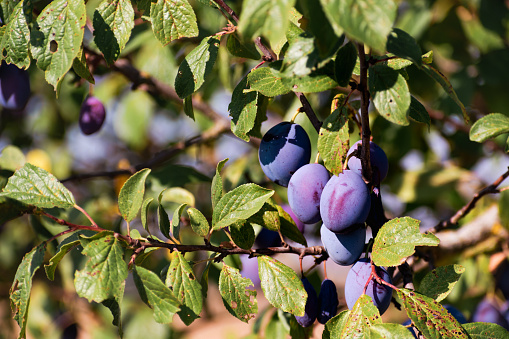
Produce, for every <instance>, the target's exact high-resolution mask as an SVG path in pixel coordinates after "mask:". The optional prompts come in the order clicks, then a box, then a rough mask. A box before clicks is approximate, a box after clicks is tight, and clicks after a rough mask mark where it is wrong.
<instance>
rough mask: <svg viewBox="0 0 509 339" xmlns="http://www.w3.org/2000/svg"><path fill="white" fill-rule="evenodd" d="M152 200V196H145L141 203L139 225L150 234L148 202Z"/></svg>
mask: <svg viewBox="0 0 509 339" xmlns="http://www.w3.org/2000/svg"><path fill="white" fill-rule="evenodd" d="M152 201H154V198H147V199H145V200H144V201H143V204H142V205H141V225H142V226H143V228H144V229H145V230H146V231H147V232H148V234H150V230H149V227H148V222H147V219H148V209H149V207H150V204H151V203H152Z"/></svg>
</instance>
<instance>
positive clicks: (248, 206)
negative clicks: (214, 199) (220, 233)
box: [212, 184, 274, 230]
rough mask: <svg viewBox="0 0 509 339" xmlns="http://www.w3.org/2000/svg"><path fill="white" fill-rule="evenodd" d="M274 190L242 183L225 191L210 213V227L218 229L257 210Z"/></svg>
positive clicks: (247, 216)
mask: <svg viewBox="0 0 509 339" xmlns="http://www.w3.org/2000/svg"><path fill="white" fill-rule="evenodd" d="M273 194H274V191H272V190H268V189H266V188H263V187H260V186H258V185H255V184H244V185H241V186H239V187H237V188H235V189H234V190H232V191H230V192H228V193H226V194H225V195H224V196H223V197H222V198H221V200H219V202H218V203H217V205H216V208H215V209H214V212H213V214H212V228H213V229H214V230H219V229H221V228H223V227H226V226H229V225H231V224H233V223H235V222H237V221H239V220H245V219H247V218H249V217H250V216H252V215H253V214H255V213H256V212H258V211H259V210H260V208H262V206H263V204H264V203H265V202H266V201H267V200H269V199H270V197H271V196H272V195H273Z"/></svg>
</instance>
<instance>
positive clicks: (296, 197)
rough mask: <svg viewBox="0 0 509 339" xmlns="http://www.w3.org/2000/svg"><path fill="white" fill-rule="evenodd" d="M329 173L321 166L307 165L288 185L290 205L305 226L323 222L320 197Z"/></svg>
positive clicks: (295, 174) (300, 169)
mask: <svg viewBox="0 0 509 339" xmlns="http://www.w3.org/2000/svg"><path fill="white" fill-rule="evenodd" d="M329 178H330V176H329V172H328V171H327V169H326V168H325V167H324V166H323V165H320V164H307V165H304V166H302V167H301V168H299V169H298V170H297V171H296V172H295V173H294V174H293V175H292V177H291V178H290V182H289V183H288V203H289V204H290V207H291V208H292V211H293V213H295V215H296V216H297V218H298V219H299V220H300V221H302V222H303V223H305V224H314V223H316V222H318V221H320V220H321V217H320V197H321V196H322V191H323V188H324V187H325V185H326V184H327V182H328V181H329Z"/></svg>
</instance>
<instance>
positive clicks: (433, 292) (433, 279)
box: [417, 265, 465, 302]
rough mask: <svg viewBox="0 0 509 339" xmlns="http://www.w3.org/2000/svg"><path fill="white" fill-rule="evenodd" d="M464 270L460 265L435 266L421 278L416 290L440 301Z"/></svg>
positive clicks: (449, 291)
mask: <svg viewBox="0 0 509 339" xmlns="http://www.w3.org/2000/svg"><path fill="white" fill-rule="evenodd" d="M463 272H465V267H463V266H461V265H447V266H440V267H437V268H435V269H434V270H433V271H431V272H429V273H428V274H426V276H424V279H422V280H421V283H420V284H419V288H418V289H417V292H419V293H422V294H424V295H426V296H428V297H430V298H433V299H435V300H436V301H438V302H440V301H442V300H444V299H445V298H446V297H447V296H448V295H449V293H451V291H452V289H453V288H454V286H455V285H456V283H457V282H458V280H459V279H460V278H461V275H462V274H463Z"/></svg>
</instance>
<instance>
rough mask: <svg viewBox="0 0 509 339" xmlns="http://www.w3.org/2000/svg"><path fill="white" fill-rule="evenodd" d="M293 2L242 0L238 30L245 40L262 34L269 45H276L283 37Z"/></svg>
mask: <svg viewBox="0 0 509 339" xmlns="http://www.w3.org/2000/svg"><path fill="white" fill-rule="evenodd" d="M294 4H295V0H257V1H250V0H244V1H243V3H242V12H241V13H240V18H239V23H238V25H237V27H238V31H239V32H240V34H241V35H242V37H243V39H244V40H246V41H252V40H254V39H255V38H256V37H258V36H262V35H263V36H265V37H266V38H267V39H268V40H269V42H270V44H271V45H273V46H274V45H277V44H278V43H279V42H280V41H281V40H283V39H284V38H285V32H286V30H287V28H288V25H289V22H290V21H289V20H288V17H289V13H290V11H291V9H292V7H293V6H294Z"/></svg>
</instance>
